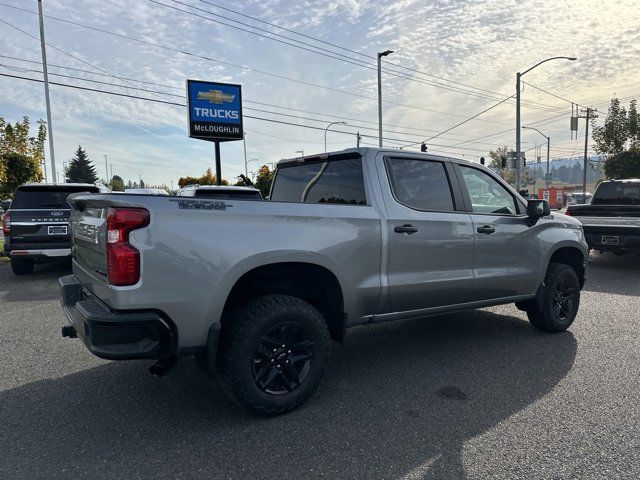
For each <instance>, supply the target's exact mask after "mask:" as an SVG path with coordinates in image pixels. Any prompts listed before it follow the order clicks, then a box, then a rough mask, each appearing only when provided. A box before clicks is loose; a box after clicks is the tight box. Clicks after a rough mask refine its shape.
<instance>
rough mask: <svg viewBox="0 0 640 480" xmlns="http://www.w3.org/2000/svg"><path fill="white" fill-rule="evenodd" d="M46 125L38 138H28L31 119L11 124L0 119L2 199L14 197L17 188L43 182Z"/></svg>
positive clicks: (41, 127)
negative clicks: (42, 165) (30, 183)
mask: <svg viewBox="0 0 640 480" xmlns="http://www.w3.org/2000/svg"><path fill="white" fill-rule="evenodd" d="M45 138H46V130H45V128H44V125H40V127H39V128H38V134H37V137H30V136H29V117H23V119H22V121H21V122H16V123H15V124H13V125H12V124H11V123H9V122H7V121H6V120H5V119H4V118H2V117H0V191H1V192H3V197H2V198H6V197H7V196H11V195H13V192H14V191H15V189H16V187H18V186H19V185H21V184H23V183H26V182H29V181H33V182H39V181H40V180H42V170H41V168H40V165H41V163H42V162H43V160H44V141H45Z"/></svg>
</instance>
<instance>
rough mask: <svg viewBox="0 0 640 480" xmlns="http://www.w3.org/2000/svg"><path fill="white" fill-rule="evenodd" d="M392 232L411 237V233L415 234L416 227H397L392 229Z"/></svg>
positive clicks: (407, 225)
mask: <svg viewBox="0 0 640 480" xmlns="http://www.w3.org/2000/svg"><path fill="white" fill-rule="evenodd" d="M393 231H394V232H396V233H407V234H409V235H411V234H412V233H416V232H417V231H418V227H414V226H413V225H409V224H406V225H402V226H399V225H398V226H397V227H393Z"/></svg>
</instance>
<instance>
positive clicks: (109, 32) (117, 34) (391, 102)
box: [0, 0, 557, 123]
mask: <svg viewBox="0 0 640 480" xmlns="http://www.w3.org/2000/svg"><path fill="white" fill-rule="evenodd" d="M148 1H150V2H152V3H155V4H158V5H161V6H164V7H166V8H170V9H174V10H177V11H180V12H183V13H186V14H189V15H193V16H196V17H199V18H203V19H206V20H209V21H211V22H215V23H221V24H223V25H226V26H229V27H231V28H235V29H240V30H242V31H246V32H247V33H252V34H255V35H259V34H257V33H256V32H251V31H248V30H245V29H243V28H241V27H237V26H235V25H229V24H226V23H224V22H220V21H219V20H215V19H211V18H208V17H205V16H203V15H200V14H197V13H194V12H190V11H187V10H183V9H180V8H178V7H175V6H172V5H167V4H164V3H162V2H158V1H157V0H148ZM172 1H174V2H177V3H180V4H184V3H183V2H179V1H178V0H172ZM0 5H4V6H6V7H9V8H13V9H16V10H20V11H22V12H25V13H30V14H33V15H35V14H36V12H32V11H30V10H28V9H25V8H21V7H17V6H15V5H10V4H6V3H3V2H0ZM189 6H190V7H191V8H197V7H194V6H192V5H189ZM199 10H201V11H202V9H199ZM204 11H205V12H208V13H210V14H212V15H217V14H215V13H212V12H209V11H207V10H204ZM218 16H219V15H218ZM45 17H46V18H49V19H52V20H56V21H59V22H63V23H67V24H70V25H75V26H78V27H81V28H87V29H90V30H94V31H98V32H101V33H105V34H108V35H114V36H117V37H121V38H126V39H129V40H132V41H136V42H141V43H145V44H147V45H151V46H154V47H157V48H162V49H165V50H170V51H174V52H176V53H180V54H184V55H191V56H195V57H198V58H202V59H204V60H209V61H214V62H217V63H221V64H224V65H229V66H232V67H236V68H241V69H246V70H251V71H254V72H257V73H261V74H264V75H269V76H273V77H276V78H281V79H285V80H289V81H294V82H298V83H301V84H304V85H307V86H313V87H318V88H324V89H328V90H330V91H334V92H338V93H343V94H350V95H355V96H359V97H362V98H367V99H372V100H375V98H374V97H368V96H366V95H361V94H355V93H353V92H346V91H344V90H338V89H333V88H330V87H326V86H323V85H317V84H313V83H310V82H304V81H302V80H297V79H293V78H289V77H285V76H283V75H278V74H274V73H271V72H266V71H263V70H258V69H254V68H251V67H247V66H244V65H237V64H233V63H231V62H225V61H222V60H217V59H213V58H209V57H205V56H203V55H199V54H195V53H192V52H187V51H183V50H179V49H175V48H172V47H168V46H166V45H161V44H157V43H154V42H150V41H147V40H144V39H140V38H136V37H131V36H128V35H124V34H121V33H116V32H111V31H109V30H105V29H102V28H99V27H93V26H90V25H86V24H82V23H79V22H74V21H71V20H67V19H63V18H59V17H54V16H52V15H45ZM224 18H227V17H224ZM231 21H234V22H236V23H241V24H242V22H238V21H237V20H231ZM7 24H8V23H7ZM243 25H246V24H243ZM247 26H249V27H251V28H257V27H254V26H251V25H247ZM14 28H17V27H14ZM271 34H272V35H276V36H277V35H278V34H275V33H272V32H271ZM263 38H268V39H270V40H274V41H279V42H280V43H286V44H288V45H291V44H290V43H288V42H283V41H280V40H277V39H274V38H271V37H263ZM286 38H289V37H286ZM292 46H295V47H298V48H302V49H304V50H308V51H311V50H309V49H307V48H304V47H299V46H296V45H292ZM53 48H55V47H53ZM314 48H319V47H314ZM312 53H318V54H321V55H322V53H321V52H317V51H312ZM337 55H341V54H337ZM325 56H327V55H325ZM343 57H344V56H343ZM331 58H335V57H331ZM338 60H340V61H345V62H347V63H353V62H350V61H349V57H347V59H345V58H338ZM356 61H357V62H360V63H357V64H355V65H357V66H360V67H363V68H368V69H370V70H376V67H374V66H371V65H362V61H361V60H356ZM85 63H86V62H85ZM385 72H386V73H388V74H390V75H392V76H395V77H398V78H404V79H406V80H412V81H417V82H419V83H424V84H426V85H430V86H440V87H442V88H445V89H449V90H453V91H456V92H458V93H464V94H468V95H475V96H479V97H481V98H488V99H491V98H493V97H490V96H487V95H486V94H477V93H474V92H468V91H463V90H460V89H456V88H452V87H449V86H446V85H441V84H435V83H433V82H432V81H428V80H424V79H416V78H415V77H408V76H407V75H406V74H404V73H402V72H397V71H394V70H389V69H387V68H385ZM471 88H477V87H471ZM491 93H493V92H491ZM493 94H494V95H496V94H495V93H493ZM497 95H500V94H497ZM386 103H389V104H392V105H397V106H403V107H407V108H414V109H418V110H424V111H429V112H433V113H439V114H443V115H452V116H461V115H456V114H452V113H449V112H440V111H436V110H431V109H426V108H421V107H415V106H413V105H406V104H400V103H397V102H393V101H387V102H386ZM523 103H524V102H523ZM527 105H528V106H529V107H531V108H538V109H542V110H549V109H552V110H554V109H557V107H554V106H551V105H544V104H537V103H534V102H527ZM483 121H487V122H489V123H499V122H491V121H488V120H483Z"/></svg>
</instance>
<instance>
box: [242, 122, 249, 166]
mask: <svg viewBox="0 0 640 480" xmlns="http://www.w3.org/2000/svg"><path fill="white" fill-rule="evenodd" d="M246 134H247V132H242V144H243V145H244V176H245V177H248V176H249V172H248V170H247V140H246V138H245V135H246Z"/></svg>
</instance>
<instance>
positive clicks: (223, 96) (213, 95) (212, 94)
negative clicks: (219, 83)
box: [197, 90, 236, 104]
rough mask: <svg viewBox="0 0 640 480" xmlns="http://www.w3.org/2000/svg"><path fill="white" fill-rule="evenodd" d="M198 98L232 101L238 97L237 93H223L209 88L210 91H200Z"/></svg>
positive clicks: (220, 101) (214, 101)
mask: <svg viewBox="0 0 640 480" xmlns="http://www.w3.org/2000/svg"><path fill="white" fill-rule="evenodd" d="M197 98H198V100H209V103H217V104H220V103H230V102H233V99H234V98H236V96H235V95H229V94H227V93H223V92H221V91H220V90H209V91H208V92H198V97H197Z"/></svg>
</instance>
